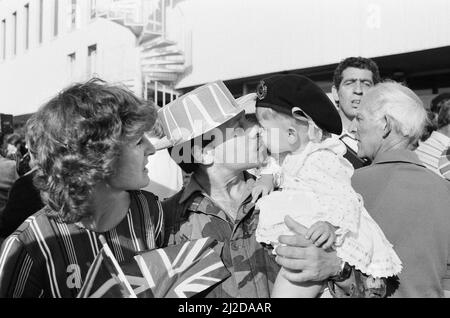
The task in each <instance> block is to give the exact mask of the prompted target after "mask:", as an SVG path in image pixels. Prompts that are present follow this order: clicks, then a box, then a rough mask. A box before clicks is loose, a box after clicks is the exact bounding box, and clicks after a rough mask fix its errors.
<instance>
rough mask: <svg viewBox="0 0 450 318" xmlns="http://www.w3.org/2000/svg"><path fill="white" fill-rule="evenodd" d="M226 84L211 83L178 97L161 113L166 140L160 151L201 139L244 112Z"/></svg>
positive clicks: (219, 82) (157, 146) (242, 106)
mask: <svg viewBox="0 0 450 318" xmlns="http://www.w3.org/2000/svg"><path fill="white" fill-rule="evenodd" d="M244 110H245V109H244V105H239V104H238V103H237V102H236V100H235V99H234V97H233V95H232V94H231V93H230V91H229V90H228V88H227V87H226V86H225V84H224V83H223V82H222V81H216V82H213V83H208V84H205V85H203V86H200V87H198V88H196V89H195V90H193V91H191V92H189V93H187V94H185V95H183V96H181V97H179V98H177V99H176V100H174V101H173V102H171V103H169V104H167V105H165V106H164V107H162V108H161V109H160V110H159V111H158V118H159V120H160V121H161V124H162V127H163V130H164V133H165V135H166V137H165V138H163V139H161V140H160V142H158V143H157V144H156V145H155V148H156V149H157V150H159V149H163V148H167V147H173V146H177V145H180V144H182V143H184V142H186V141H189V140H191V139H194V138H196V137H198V136H201V135H203V134H205V133H207V132H209V131H211V130H212V129H214V128H217V127H219V126H220V125H222V124H223V123H225V122H226V121H228V120H230V119H232V118H233V117H235V116H237V115H238V114H240V113H241V112H244Z"/></svg>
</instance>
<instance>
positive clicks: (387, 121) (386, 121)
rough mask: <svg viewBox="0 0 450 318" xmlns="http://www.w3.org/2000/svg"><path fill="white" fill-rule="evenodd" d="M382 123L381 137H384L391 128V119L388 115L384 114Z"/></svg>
mask: <svg viewBox="0 0 450 318" xmlns="http://www.w3.org/2000/svg"><path fill="white" fill-rule="evenodd" d="M383 125H384V127H383V138H384V139H386V138H387V137H388V136H389V134H390V133H391V130H392V127H391V125H392V124H391V119H390V118H389V117H388V116H384V120H383Z"/></svg>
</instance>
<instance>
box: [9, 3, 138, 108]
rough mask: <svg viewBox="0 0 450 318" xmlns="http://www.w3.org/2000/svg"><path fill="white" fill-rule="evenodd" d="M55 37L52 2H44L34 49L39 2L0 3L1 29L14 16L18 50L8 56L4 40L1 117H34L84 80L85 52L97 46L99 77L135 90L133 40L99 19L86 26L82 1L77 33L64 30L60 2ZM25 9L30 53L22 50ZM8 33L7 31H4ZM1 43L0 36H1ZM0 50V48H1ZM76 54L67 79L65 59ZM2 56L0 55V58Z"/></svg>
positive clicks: (85, 13) (62, 8)
mask: <svg viewBox="0 0 450 318" xmlns="http://www.w3.org/2000/svg"><path fill="white" fill-rule="evenodd" d="M59 2H60V4H59V7H60V8H59V9H60V15H59V34H58V35H57V36H56V37H54V36H53V31H52V30H53V13H52V12H53V11H52V10H53V7H52V6H53V0H52V1H50V0H44V1H43V3H44V19H43V20H44V33H43V34H44V37H43V43H42V44H40V43H38V27H37V26H38V16H39V15H38V5H39V1H38V0H28V1H24V0H2V1H0V23H1V20H3V19H4V18H6V19H7V21H8V23H10V24H11V21H12V13H13V12H14V11H17V15H18V26H19V27H18V30H17V34H18V44H19V45H18V50H17V54H16V55H15V56H13V55H12V50H11V43H12V42H11V38H12V34H10V33H9V34H8V46H7V48H8V54H7V58H6V59H5V60H1V56H0V112H1V113H7V114H13V115H20V114H25V113H30V112H34V111H36V110H37V108H38V107H39V106H40V105H41V104H42V103H44V102H45V101H47V100H48V99H50V98H51V97H53V96H54V95H55V94H57V92H58V91H60V90H61V89H63V88H64V87H66V86H67V85H68V84H70V83H71V82H74V81H84V80H86V79H88V74H87V55H88V54H87V51H88V46H90V45H93V44H96V45H97V62H96V66H97V70H96V73H97V75H98V76H99V77H101V78H103V79H105V80H108V81H112V82H120V81H130V82H131V83H132V84H135V85H136V87H137V88H139V84H140V71H139V54H138V51H137V48H136V43H135V41H136V40H135V36H134V35H133V34H132V33H131V32H130V31H129V30H128V29H126V28H124V27H122V26H120V25H118V24H116V23H113V22H110V21H107V20H104V19H101V18H98V19H95V20H92V21H90V20H89V14H88V12H89V10H88V9H89V8H88V1H87V0H79V10H80V11H79V12H80V13H79V17H81V20H80V21H79V23H78V25H79V28H77V29H73V30H72V29H70V28H68V27H67V19H66V18H67V15H66V7H65V6H64V5H67V4H68V3H69V1H67V0H64V1H63V0H60V1H59ZM26 3H30V26H31V27H30V30H31V32H30V48H29V49H28V50H25V47H24V43H25V41H24V34H25V32H24V9H23V8H24V5H25V4H26ZM8 29H9V31H10V32H11V31H12V28H11V27H8ZM0 37H1V36H0ZM0 49H1V43H0ZM73 52H75V53H76V64H75V73H74V75H73V77H70V72H69V65H68V54H71V53H73ZM0 53H1V52H0Z"/></svg>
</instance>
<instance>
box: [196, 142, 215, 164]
mask: <svg viewBox="0 0 450 318" xmlns="http://www.w3.org/2000/svg"><path fill="white" fill-rule="evenodd" d="M192 157H194V159H195V162H198V163H201V164H204V165H210V164H212V163H214V148H213V147H210V146H209V145H207V146H206V147H204V148H202V147H200V146H199V145H194V146H193V147H192Z"/></svg>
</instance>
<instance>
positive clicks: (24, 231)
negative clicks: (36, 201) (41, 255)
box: [11, 206, 57, 244]
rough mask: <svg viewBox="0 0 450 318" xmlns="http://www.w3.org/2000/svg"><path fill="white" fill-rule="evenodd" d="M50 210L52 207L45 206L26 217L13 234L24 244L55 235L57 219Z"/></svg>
mask: <svg viewBox="0 0 450 318" xmlns="http://www.w3.org/2000/svg"><path fill="white" fill-rule="evenodd" d="M49 212H50V208H49V207H48V206H44V207H43V208H42V209H40V210H39V211H37V212H36V213H34V214H32V215H30V216H29V217H28V218H26V219H25V221H23V222H22V224H21V225H19V226H18V227H17V229H16V230H15V231H14V232H13V233H12V234H11V236H14V237H15V238H16V240H18V241H20V242H22V243H23V244H29V243H32V242H34V241H37V240H44V239H46V238H47V237H52V236H54V235H55V233H54V232H55V231H54V229H55V226H56V222H57V220H56V219H55V218H52V217H49V215H48V213H49Z"/></svg>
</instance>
